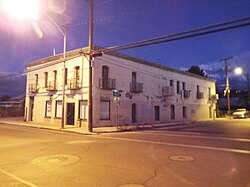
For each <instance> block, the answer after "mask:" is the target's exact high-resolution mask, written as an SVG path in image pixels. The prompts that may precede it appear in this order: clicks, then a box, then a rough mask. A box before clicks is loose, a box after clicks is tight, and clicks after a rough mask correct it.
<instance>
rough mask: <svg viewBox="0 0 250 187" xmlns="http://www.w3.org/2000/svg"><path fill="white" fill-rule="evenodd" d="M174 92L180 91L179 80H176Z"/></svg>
mask: <svg viewBox="0 0 250 187" xmlns="http://www.w3.org/2000/svg"><path fill="white" fill-rule="evenodd" d="M176 92H177V93H180V81H177V82H176Z"/></svg>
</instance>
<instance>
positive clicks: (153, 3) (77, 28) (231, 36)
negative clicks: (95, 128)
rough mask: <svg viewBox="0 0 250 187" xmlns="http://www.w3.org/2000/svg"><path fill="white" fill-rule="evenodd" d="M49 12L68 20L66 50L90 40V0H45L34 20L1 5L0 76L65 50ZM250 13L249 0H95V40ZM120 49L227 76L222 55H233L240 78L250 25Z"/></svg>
mask: <svg viewBox="0 0 250 187" xmlns="http://www.w3.org/2000/svg"><path fill="white" fill-rule="evenodd" d="M0 2H1V0H0ZM0 6H1V5H0ZM45 14H48V15H49V16H50V17H52V18H53V19H54V21H55V22H56V23H57V24H58V25H59V26H61V25H62V23H64V22H66V21H68V22H69V28H68V32H67V44H68V45H67V50H72V49H77V48H80V47H85V46H86V45H87V44H88V19H89V2H88V1H87V0H48V1H46V0H42V1H41V14H40V16H39V19H38V20H33V21H31V20H26V21H19V20H17V19H15V18H13V17H10V16H9V15H7V14H6V13H5V12H4V11H3V10H2V8H1V7H0V42H1V45H0V54H1V58H0V76H1V75H6V74H8V73H14V72H18V71H23V70H24V69H25V64H27V63H30V62H32V61H34V60H38V59H40V58H44V57H47V56H51V55H52V54H53V53H52V52H53V48H55V51H56V53H61V52H62V49H63V36H62V34H61V33H60V32H59V31H58V29H57V28H56V27H55V25H54V24H53V23H52V22H51V21H50V20H49V19H48V18H47V16H46V15H45ZM248 16H250V1H249V0H237V1H236V0H219V1H218V0H94V44H95V45H98V46H102V47H111V46H116V45H122V44H126V43H130V42H135V41H139V40H144V39H148V38H153V37H158V36H162V35H167V34H172V33H177V32H181V31H186V30H190V29H193V28H197V27H201V26H207V25H211V24H215V23H220V22H224V21H229V20H234V19H238V18H243V17H248ZM34 23H35V25H36V26H37V27H38V28H39V29H40V30H41V31H42V36H41V35H40V36H39V35H38V34H37V32H35V27H34ZM120 52H121V53H125V54H128V55H131V56H134V57H138V58H142V59H145V60H148V61H152V62H159V63H161V64H165V65H167V66H170V67H174V68H178V69H183V70H185V69H188V68H189V67H191V66H193V65H199V66H200V67H201V68H202V69H204V70H205V71H206V72H207V73H208V74H209V76H211V77H213V78H215V79H219V78H223V76H224V71H223V66H224V63H223V62H221V61H219V60H220V59H221V58H224V57H228V56H232V57H234V58H233V59H232V60H230V61H229V63H230V66H231V67H232V68H231V69H233V67H236V66H241V67H243V68H244V74H243V76H240V77H238V78H235V80H238V82H239V81H241V80H243V81H244V80H246V76H245V75H246V73H249V74H250V26H249V27H242V28H238V29H234V30H229V31H225V32H219V33H214V34H211V35H205V36H200V37H195V38H189V39H184V40H179V41H174V42H168V43H162V44H157V45H151V46H146V47H142V48H135V49H129V50H124V51H120ZM230 77H232V79H233V77H234V75H233V74H232V73H231V74H230ZM236 82H237V81H236Z"/></svg>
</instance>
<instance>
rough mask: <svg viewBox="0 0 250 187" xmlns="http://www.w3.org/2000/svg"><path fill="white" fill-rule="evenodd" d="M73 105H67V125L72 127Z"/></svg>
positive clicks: (73, 120)
mask: <svg viewBox="0 0 250 187" xmlns="http://www.w3.org/2000/svg"><path fill="white" fill-rule="evenodd" d="M74 122H75V103H67V125H74Z"/></svg>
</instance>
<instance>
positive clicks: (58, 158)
mask: <svg viewBox="0 0 250 187" xmlns="http://www.w3.org/2000/svg"><path fill="white" fill-rule="evenodd" d="M79 159H80V158H79V157H78V156H75V155H50V156H42V157H38V158H36V159H34V160H32V161H31V163H32V164H34V165H38V166H45V167H47V166H64V165H68V164H72V163H74V162H76V161H78V160H79Z"/></svg>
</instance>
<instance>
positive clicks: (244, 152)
mask: <svg viewBox="0 0 250 187" xmlns="http://www.w3.org/2000/svg"><path fill="white" fill-rule="evenodd" d="M96 138H103V139H110V140H121V141H130V142H138V143H150V144H157V145H167V146H177V147H185V148H196V149H206V150H213V151H224V152H231V153H241V154H250V150H244V149H229V148H220V147H209V146H199V145H187V144H178V143H165V142H154V141H148V140H137V139H128V138H114V137H104V136H102V137H101V136H99V137H98V136H97V137H96Z"/></svg>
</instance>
